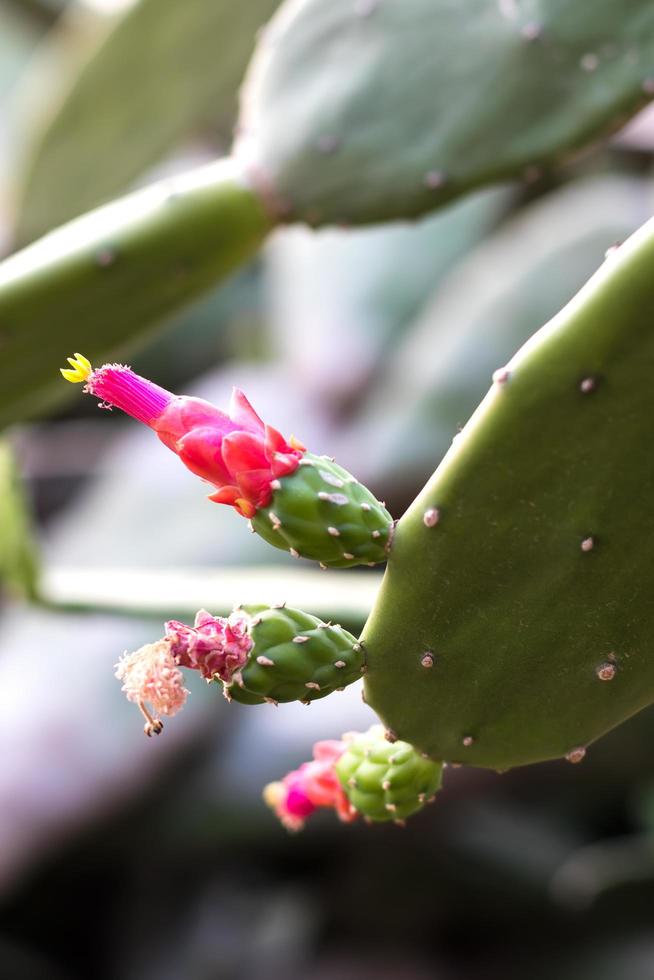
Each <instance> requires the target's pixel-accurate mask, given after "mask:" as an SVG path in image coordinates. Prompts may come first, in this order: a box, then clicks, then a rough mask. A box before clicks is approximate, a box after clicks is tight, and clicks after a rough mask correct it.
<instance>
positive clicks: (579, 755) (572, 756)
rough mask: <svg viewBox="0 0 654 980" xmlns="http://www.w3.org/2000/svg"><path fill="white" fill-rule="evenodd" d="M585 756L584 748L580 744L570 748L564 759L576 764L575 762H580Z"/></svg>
mask: <svg viewBox="0 0 654 980" xmlns="http://www.w3.org/2000/svg"><path fill="white" fill-rule="evenodd" d="M585 757H586V749H585V748H584V747H583V746H582V745H580V746H578V747H577V748H576V749H572V750H571V751H570V752H568V754H567V755H566V760H567V761H568V762H571V763H572V764H573V765H577V763H579V762H581V761H582V760H583V759H584V758H585Z"/></svg>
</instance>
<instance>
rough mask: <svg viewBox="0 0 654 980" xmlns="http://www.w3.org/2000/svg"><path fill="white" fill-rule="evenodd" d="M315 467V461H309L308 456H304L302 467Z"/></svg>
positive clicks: (301, 461)
mask: <svg viewBox="0 0 654 980" xmlns="http://www.w3.org/2000/svg"><path fill="white" fill-rule="evenodd" d="M315 465H316V464H315V463H314V461H313V460H312V459H307V458H306V456H303V457H302V459H301V460H300V466H315Z"/></svg>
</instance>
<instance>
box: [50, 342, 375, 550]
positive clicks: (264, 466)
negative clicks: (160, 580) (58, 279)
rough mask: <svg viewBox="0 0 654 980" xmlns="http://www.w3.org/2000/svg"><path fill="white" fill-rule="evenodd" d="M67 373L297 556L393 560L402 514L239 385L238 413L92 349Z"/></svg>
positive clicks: (236, 393) (216, 500)
mask: <svg viewBox="0 0 654 980" xmlns="http://www.w3.org/2000/svg"><path fill="white" fill-rule="evenodd" d="M68 363H69V365H70V366H69V367H67V368H61V369H60V370H61V374H62V375H63V377H64V378H65V379H66V381H70V382H71V383H73V384H77V383H83V382H85V387H84V391H85V392H87V393H88V394H91V395H94V396H96V397H98V398H100V399H101V401H100V405H101V406H102V407H105V408H112V407H114V406H116V407H118V408H120V409H122V410H123V411H124V412H127V413H128V414H129V415H131V416H132V417H133V418H135V419H137V420H138V421H139V422H143V423H144V424H145V425H148V426H150V428H152V429H153V430H154V431H155V432H156V433H157V435H158V436H159V438H160V439H161V441H162V442H163V444H164V445H165V446H167V447H168V449H171V450H172V451H173V452H174V453H176V454H177V456H179V458H180V459H181V461H182V462H183V463H184V465H185V466H186V467H188V469H189V470H191V472H192V473H195V474H196V476H199V477H201V478H202V479H203V480H205V481H206V482H207V483H210V484H212V485H213V487H214V488H215V489H214V492H213V493H212V494H211V495H210V497H209V499H210V500H212V501H214V503H219V504H229V505H230V506H232V507H234V509H235V510H236V511H237V513H239V514H241V515H242V516H243V517H248V518H250V519H251V521H250V526H251V529H252V530H253V531H259V533H260V534H261V536H262V537H263V538H264V539H265V540H266V541H269V542H270V543H271V544H273V545H274V546H275V547H278V548H283V549H284V550H287V549H288V550H290V552H291V554H293V555H295V557H297V558H299V557H306V558H312V559H315V560H316V561H319V562H321V564H323V565H324V566H325V567H327V566H328V565H333V566H335V567H347V566H351V565H361V564H366V565H374V564H376V563H378V562H382V561H385V560H386V554H387V551H388V547H389V546H390V542H391V539H392V528H393V520H392V518H391V515H390V514H389V513H388V511H387V510H386V508H385V507H384V505H383V504H380V503H379V502H378V501H377V500H376V499H375V498H374V497H373V495H372V494H371V493H370V491H369V490H367V489H366V488H365V487H364V486H362V485H361V484H360V483H359V482H358V481H357V480H355V479H354V477H352V476H350V474H349V473H348V472H347V471H346V470H344V469H342V468H341V467H340V466H337V465H336V464H335V463H334V462H333V460H330V459H328V458H327V457H324V456H320V457H317V456H313V455H312V454H310V453H307V452H306V450H305V447H304V446H303V445H302V444H301V443H300V442H298V441H297V439H294V438H293V437H291V438H290V440H289V441H288V442H287V441H286V440H285V439H284V437H283V436H282V435H281V433H280V432H278V431H277V430H276V429H273V427H272V426H271V425H267V424H266V423H264V422H263V420H262V419H260V418H259V416H258V415H257V413H256V412H255V411H254V409H253V408H252V406H251V405H250V403H249V401H248V400H247V398H246V397H245V395H244V394H243V392H242V391H239V389H237V388H235V389H234V391H233V392H232V400H231V405H230V409H229V413H228V414H227V413H225V412H222V411H221V410H220V409H218V408H216V407H215V406H214V405H211V404H210V403H209V402H206V401H204V400H203V399H201V398H188V397H186V396H184V395H182V396H176V395H174V394H173V393H172V392H170V391H166V389H165V388H161V387H160V386H159V385H156V384H153V383H152V382H151V381H148V379H147V378H142V377H141V376H140V375H138V374H135V373H134V371H132V370H131V368H128V367H127V366H125V365H123V364H105V365H103V366H102V367H100V368H98V369H97V370H95V369H94V368H93V366H92V365H91V362H90V361H89V359H88V358H87V357H85V356H84V355H83V354H75V356H74V357H69V358H68Z"/></svg>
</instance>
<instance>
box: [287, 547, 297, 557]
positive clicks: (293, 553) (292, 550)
mask: <svg viewBox="0 0 654 980" xmlns="http://www.w3.org/2000/svg"><path fill="white" fill-rule="evenodd" d="M288 553H289V555H290V556H291V558H299V557H300V552H299V551H296V550H295V548H289V549H288Z"/></svg>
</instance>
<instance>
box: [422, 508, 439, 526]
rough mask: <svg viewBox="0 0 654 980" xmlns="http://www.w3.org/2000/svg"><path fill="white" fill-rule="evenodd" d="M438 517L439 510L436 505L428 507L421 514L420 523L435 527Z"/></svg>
mask: <svg viewBox="0 0 654 980" xmlns="http://www.w3.org/2000/svg"><path fill="white" fill-rule="evenodd" d="M440 519H441V512H440V511H439V509H438V507H430V508H429V509H428V510H426V511H425V513H424V514H423V515H422V523H423V524H424V525H425V527H436V525H437V524H438V522H439V521H440Z"/></svg>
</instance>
